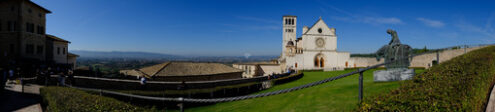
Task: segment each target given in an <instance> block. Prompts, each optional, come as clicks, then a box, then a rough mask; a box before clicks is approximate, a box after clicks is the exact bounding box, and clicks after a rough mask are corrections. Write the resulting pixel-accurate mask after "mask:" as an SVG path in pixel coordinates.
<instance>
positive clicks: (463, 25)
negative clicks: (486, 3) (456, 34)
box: [455, 14, 495, 39]
mask: <svg viewBox="0 0 495 112" xmlns="http://www.w3.org/2000/svg"><path fill="white" fill-rule="evenodd" d="M494 20H495V14H492V15H491V16H490V17H489V18H488V20H487V22H486V23H485V27H484V28H483V27H481V26H476V25H474V24H471V23H468V22H466V21H463V20H461V21H459V22H458V23H457V24H455V26H456V27H457V28H459V29H460V30H461V31H466V32H473V33H478V34H482V35H484V36H486V37H489V38H492V39H493V38H495V29H494V28H493V27H492V24H491V23H492V22H493V21H494Z"/></svg>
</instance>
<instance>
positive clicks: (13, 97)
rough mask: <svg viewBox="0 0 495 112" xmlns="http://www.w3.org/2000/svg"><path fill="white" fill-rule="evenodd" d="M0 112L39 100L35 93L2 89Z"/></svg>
mask: <svg viewBox="0 0 495 112" xmlns="http://www.w3.org/2000/svg"><path fill="white" fill-rule="evenodd" d="M0 99H1V100H0V112H11V111H15V110H19V109H22V108H25V107H28V106H31V105H34V104H37V103H40V102H41V96H40V95H37V94H30V93H21V92H16V91H11V90H7V89H4V90H3V93H2V94H0Z"/></svg>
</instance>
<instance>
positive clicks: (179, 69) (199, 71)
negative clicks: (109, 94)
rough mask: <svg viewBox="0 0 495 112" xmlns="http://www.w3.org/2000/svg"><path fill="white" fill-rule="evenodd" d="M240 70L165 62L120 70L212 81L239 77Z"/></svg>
mask: <svg viewBox="0 0 495 112" xmlns="http://www.w3.org/2000/svg"><path fill="white" fill-rule="evenodd" d="M242 72H243V71H242V70H240V69H236V68H233V67H230V66H227V65H224V64H220V63H196V62H166V63H162V64H157V65H153V66H149V67H144V68H141V69H133V70H121V71H120V73H122V74H124V75H128V76H140V77H147V78H149V79H151V80H157V81H172V82H181V81H212V80H225V79H239V78H241V77H242Z"/></svg>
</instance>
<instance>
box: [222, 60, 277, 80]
mask: <svg viewBox="0 0 495 112" xmlns="http://www.w3.org/2000/svg"><path fill="white" fill-rule="evenodd" d="M232 66H233V67H234V68H237V69H241V70H243V71H244V72H242V77H243V78H252V77H259V76H267V75H271V74H281V73H282V70H281V68H280V64H278V63H273V62H252V63H235V64H232Z"/></svg>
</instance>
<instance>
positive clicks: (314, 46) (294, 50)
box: [278, 15, 350, 71]
mask: <svg viewBox="0 0 495 112" xmlns="http://www.w3.org/2000/svg"><path fill="white" fill-rule="evenodd" d="M282 19H283V21H282V22H283V40H282V53H281V55H280V58H279V59H278V61H279V63H280V66H281V69H282V70H283V71H286V70H287V69H288V68H292V69H296V70H324V71H331V70H342V69H344V68H346V67H349V66H350V65H349V62H348V60H349V58H350V53H349V52H339V51H337V35H336V33H335V28H329V27H328V25H327V24H326V23H325V22H324V21H323V20H322V19H321V17H320V18H319V19H318V20H317V21H316V23H314V24H313V26H311V27H307V26H304V27H303V29H302V34H301V36H300V37H297V33H296V31H297V16H291V15H286V16H283V18H282Z"/></svg>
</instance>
